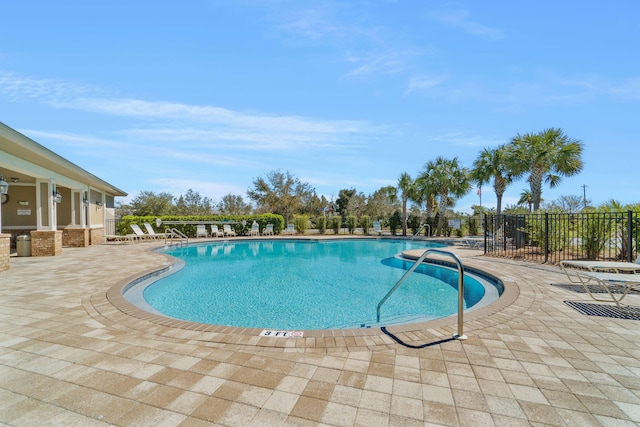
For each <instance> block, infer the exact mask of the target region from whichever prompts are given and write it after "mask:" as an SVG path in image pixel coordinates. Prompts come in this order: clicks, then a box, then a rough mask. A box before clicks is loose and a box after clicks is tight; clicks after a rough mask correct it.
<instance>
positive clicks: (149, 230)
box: [142, 222, 166, 239]
mask: <svg viewBox="0 0 640 427" xmlns="http://www.w3.org/2000/svg"><path fill="white" fill-rule="evenodd" d="M142 225H144V228H145V229H146V230H147V233H148V234H149V236H151V238H153V239H164V238H165V237H166V236H165V234H164V233H156V231H155V230H154V229H153V227H152V226H151V224H149V223H148V222H145V223H144V224H142Z"/></svg>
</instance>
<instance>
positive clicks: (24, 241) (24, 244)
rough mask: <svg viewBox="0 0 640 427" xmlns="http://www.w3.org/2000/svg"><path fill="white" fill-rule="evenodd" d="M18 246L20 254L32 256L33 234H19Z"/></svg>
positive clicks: (17, 238)
mask: <svg viewBox="0 0 640 427" xmlns="http://www.w3.org/2000/svg"><path fill="white" fill-rule="evenodd" d="M16 246H17V248H16V249H17V252H18V256H31V236H17V237H16Z"/></svg>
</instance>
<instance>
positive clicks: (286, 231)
mask: <svg viewBox="0 0 640 427" xmlns="http://www.w3.org/2000/svg"><path fill="white" fill-rule="evenodd" d="M282 234H291V235H293V234H296V229H295V227H294V226H293V224H289V225H287V228H285V229H284V230H282Z"/></svg>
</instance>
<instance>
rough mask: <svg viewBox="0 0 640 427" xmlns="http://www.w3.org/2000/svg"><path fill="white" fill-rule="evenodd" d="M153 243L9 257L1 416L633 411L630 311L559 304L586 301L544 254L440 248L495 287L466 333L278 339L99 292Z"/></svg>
mask: <svg viewBox="0 0 640 427" xmlns="http://www.w3.org/2000/svg"><path fill="white" fill-rule="evenodd" d="M158 244H159V243H138V244H112V245H107V244H105V245H98V246H91V247H88V248H80V249H73V248H64V250H63V252H62V254H61V255H60V256H55V257H34V258H30V257H24V258H16V257H12V258H11V268H10V270H8V271H5V272H2V273H0V421H1V422H2V423H4V424H7V425H16V426H43V425H54V426H72V425H79V426H92V425H101V426H102V425H123V426H147V425H148V426H153V427H157V426H204V425H221V426H287V425H292V426H293V425H295V426H307V425H309V426H312V425H327V426H366V427H370V426H387V425H394V426H412V425H416V426H418V425H419V426H424V425H428V426H431V425H444V426H474V427H475V426H491V425H498V426H502V425H509V426H531V425H535V426H599V425H604V426H636V425H640V327H639V326H640V322H639V321H637V320H623V319H614V318H604V317H595V316H586V315H583V314H581V313H579V312H578V311H576V310H575V309H573V308H572V307H570V306H568V305H567V304H565V303H564V301H567V300H568V301H583V302H588V303H594V301H592V300H590V299H589V298H588V296H587V295H585V294H583V293H578V292H575V290H573V289H572V288H570V287H569V286H557V284H566V283H567V282H568V281H567V279H566V277H565V276H563V275H562V274H561V271H560V269H559V268H556V267H554V266H540V265H534V264H529V263H520V262H514V261H507V260H501V259H495V258H489V257H484V256H482V255H481V253H480V252H478V251H474V250H470V249H461V248H454V249H452V250H453V251H455V252H456V253H457V254H458V255H459V256H460V257H461V258H462V259H463V261H464V263H465V265H467V266H473V267H476V268H480V269H482V270H484V271H487V272H489V273H491V274H493V275H494V276H496V277H498V278H500V279H502V280H503V281H504V282H505V285H506V287H507V292H506V293H505V296H504V297H503V298H501V300H500V301H499V302H498V303H496V304H494V305H493V306H491V307H487V308H483V309H480V310H477V311H475V312H472V313H469V314H468V315H467V316H466V318H465V319H466V320H465V334H466V335H468V339H467V340H466V341H457V340H450V339H449V338H450V337H451V335H452V334H453V333H454V332H455V331H456V320H455V318H453V319H445V320H441V321H436V322H430V323H425V324H420V325H410V326H405V327H396V328H389V330H390V333H391V334H393V336H394V337H395V338H396V339H397V341H396V340H394V339H393V337H392V336H390V335H387V334H384V333H383V332H382V331H381V330H380V329H363V330H355V331H353V330H352V331H330V332H326V331H325V332H316V333H307V334H305V337H304V338H289V339H283V338H265V337H260V336H258V335H257V334H256V331H255V330H240V329H237V328H225V327H216V326H210V325H197V324H189V323H185V322H180V321H175V323H173V322H166V321H164V320H163V321H160V320H159V319H158V318H157V317H156V316H153V315H147V314H146V313H142V312H139V311H138V310H136V309H131V310H128V309H127V308H126V304H123V303H122V301H119V300H118V298H117V292H115V293H114V291H112V292H111V293H110V294H109V296H107V291H108V290H109V289H112V288H113V287H114V286H122V285H124V284H125V283H128V282H129V281H131V280H132V279H133V278H135V277H136V276H139V275H141V274H142V273H144V272H148V271H151V270H154V269H158V268H161V267H163V266H167V265H168V264H169V263H170V259H169V258H167V257H166V256H164V255H162V254H158V253H155V252H152V251H150V249H151V248H152V247H154V246H156V245H158ZM628 302H629V303H632V304H634V305H637V306H640V295H630V296H629V297H628ZM114 304H115V305H114ZM123 310H124V311H123ZM434 343H435V344H434ZM426 344H433V345H428V346H425V345H426Z"/></svg>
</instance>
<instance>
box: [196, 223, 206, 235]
mask: <svg viewBox="0 0 640 427" xmlns="http://www.w3.org/2000/svg"><path fill="white" fill-rule="evenodd" d="M196 237H209V232H208V231H207V227H205V226H204V224H197V225H196Z"/></svg>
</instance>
